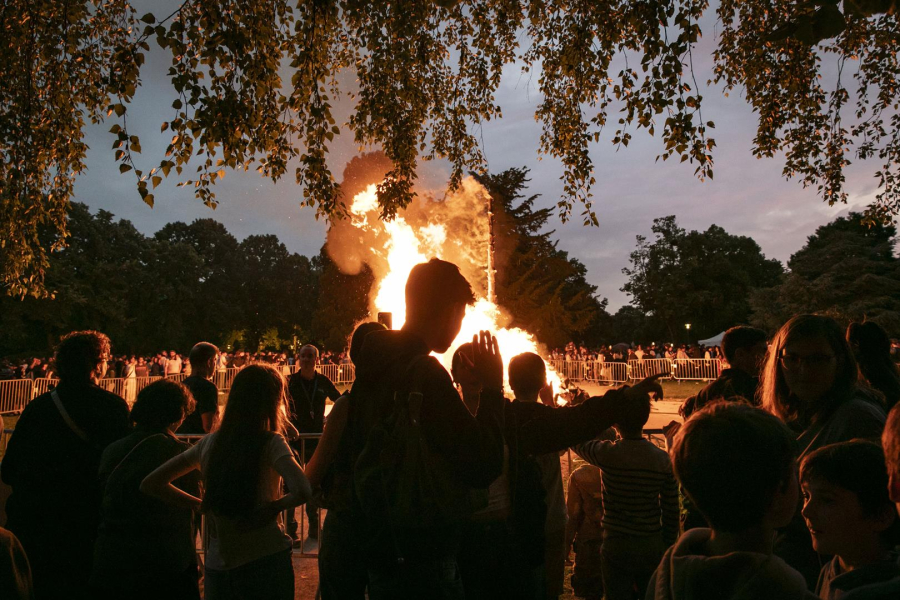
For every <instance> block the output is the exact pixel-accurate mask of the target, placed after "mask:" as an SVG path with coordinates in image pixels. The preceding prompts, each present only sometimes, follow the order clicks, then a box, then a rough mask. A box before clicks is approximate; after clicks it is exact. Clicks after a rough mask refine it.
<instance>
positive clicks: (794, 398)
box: [748, 315, 885, 589]
mask: <svg viewBox="0 0 900 600" xmlns="http://www.w3.org/2000/svg"><path fill="white" fill-rule="evenodd" d="M759 393H760V397H761V398H760V399H761V403H762V406H763V408H765V409H766V410H768V411H769V412H771V413H773V414H775V415H776V416H778V417H780V418H781V419H782V420H784V422H785V423H787V424H788V426H789V427H791V429H792V430H793V431H794V432H795V433H796V435H797V451H798V457H797V458H798V461H799V460H802V459H803V458H804V457H805V456H806V455H808V454H809V453H811V452H813V451H814V450H817V449H819V448H821V447H822V446H827V445H829V444H835V443H838V442H846V441H848V440H852V439H857V438H861V439H869V440H873V441H876V442H877V441H878V439H879V438H880V436H881V431H882V430H883V429H884V422H885V412H884V405H883V399H882V397H881V395H880V394H879V393H878V392H875V391H873V390H871V389H870V388H867V387H864V386H862V385H860V384H859V369H858V367H857V364H856V359H855V358H854V357H853V352H852V351H851V349H850V345H849V344H848V343H847V340H846V339H845V338H844V332H843V330H842V329H841V327H840V325H838V324H837V322H836V321H835V320H834V319H832V318H830V317H825V316H820V315H797V316H795V317H793V318H792V319H791V320H789V321H788V322H787V323H785V324H784V325H783V326H782V327H781V329H779V330H778V333H776V334H775V337H774V338H773V339H772V343H771V344H770V345H769V352H768V354H767V358H766V364H765V366H764V367H763V374H762V381H761V383H760V392H759ZM748 485H752V482H748ZM800 507H801V506H800V505H798V507H797V514H796V516H795V518H794V520H793V521H792V522H791V524H790V525H788V527H787V528H785V529H784V530H782V531H781V532H780V533H779V534H778V536H777V538H776V540H775V554H776V555H778V556H780V557H781V558H782V559H784V560H785V561H786V562H787V563H788V564H789V565H791V566H792V567H794V568H795V569H797V570H798V571H800V572H801V573H802V574H803V575H804V577H806V580H807V583H808V584H809V585H810V589H813V588H814V587H815V585H816V581H817V578H818V575H819V570H820V569H821V566H822V565H821V561H820V560H819V557H818V555H817V554H816V553H815V551H814V550H813V547H812V539H811V538H810V536H809V530H808V529H807V528H806V524H805V523H804V521H803V517H802V516H801V515H800Z"/></svg>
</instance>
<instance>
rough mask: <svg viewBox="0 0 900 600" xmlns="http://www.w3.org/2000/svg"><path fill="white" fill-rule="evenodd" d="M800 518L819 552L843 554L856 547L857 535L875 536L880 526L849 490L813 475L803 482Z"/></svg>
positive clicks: (857, 542) (882, 527) (880, 528)
mask: <svg viewBox="0 0 900 600" xmlns="http://www.w3.org/2000/svg"><path fill="white" fill-rule="evenodd" d="M802 488H803V510H802V511H801V513H802V515H803V518H804V519H805V520H806V526H807V527H808V528H809V533H810V535H811V536H812V541H813V548H815V550H816V552H818V553H819V554H837V555H839V556H840V555H843V554H845V553H847V552H848V551H852V550H853V549H854V548H856V547H857V546H858V544H859V541H860V536H861V535H865V536H867V537H868V536H871V535H875V536H877V535H878V534H879V533H880V532H881V530H882V529H884V525H883V524H881V522H880V521H879V520H878V519H873V518H871V517H869V516H867V515H866V514H865V512H864V511H863V508H862V506H861V505H860V503H859V497H858V496H857V495H856V494H855V493H854V492H851V491H850V490H847V489H844V488H842V487H841V486H839V485H835V484H833V483H831V482H828V481H825V480H824V479H822V478H813V479H811V480H810V481H804V482H803V485H802Z"/></svg>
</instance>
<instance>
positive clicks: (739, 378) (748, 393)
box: [681, 325, 768, 419]
mask: <svg viewBox="0 0 900 600" xmlns="http://www.w3.org/2000/svg"><path fill="white" fill-rule="evenodd" d="M767 349H768V346H767V345H766V334H765V332H763V331H761V330H759V329H756V328H754V327H746V326H743V325H742V326H738V327H732V328H731V329H729V330H728V331H726V332H725V335H724V336H723V337H722V351H723V352H724V354H725V360H726V361H728V368H727V369H725V370H724V371H722V373H721V375H719V378H718V379H716V380H715V381H713V382H712V383H710V384H709V385H708V386H706V387H705V388H703V389H702V390H700V392H699V393H698V394H697V396H696V397H694V398H688V399H687V400H686V401H685V403H684V405H683V406H682V410H681V412H682V415H683V416H684V418H685V419H687V418H688V417H690V416H691V415H692V414H693V413H694V412H696V411H698V410H700V409H701V408H703V407H704V406H706V405H707V404H709V403H710V402H712V401H714V400H723V399H724V400H733V399H743V400H745V401H746V402H749V403H750V404H753V405H755V406H758V405H759V401H758V400H757V399H756V389H757V387H758V386H759V372H760V369H761V367H762V361H763V358H764V357H765V355H766V350H767Z"/></svg>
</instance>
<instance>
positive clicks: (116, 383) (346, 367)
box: [0, 364, 356, 414]
mask: <svg viewBox="0 0 900 600" xmlns="http://www.w3.org/2000/svg"><path fill="white" fill-rule="evenodd" d="M240 370H241V369H240V368H234V367H233V368H230V369H226V370H224V371H216V373H215V375H214V376H213V383H215V384H216V387H217V388H219V391H220V392H226V393H227V392H228V390H230V389H231V382H232V381H234V376H235V375H237V373H238V371H240ZM281 371H282V373H283V374H284V375H285V376H289V375H291V374H292V373H296V372H297V366H296V365H283V366H282V367H281ZM318 371H319V372H320V373H322V374H324V375H325V376H326V377H328V378H329V379H330V380H331V381H332V382H334V383H335V384H350V383H353V380H354V378H355V376H356V370H355V368H354V367H353V365H352V364H341V365H331V364H328V365H319V367H318ZM186 377H187V375H186V374H184V373H178V374H170V375H167V376H166V379H172V380H174V381H184V379H185V378H186ZM160 379H163V377H159V376H154V377H118V378H108V379H101V380H100V383H99V385H100V387H102V388H103V389H105V390H107V391H110V392H112V393H114V394H116V395H118V396H121V397H122V398H124V399H125V400H126V401H127V402H128V404H129V405H131V404H133V403H134V400H135V398H137V395H138V393H139V392H140V391H141V390H142V389H144V388H145V387H147V386H148V385H150V384H151V383H153V382H154V381H158V380H160ZM58 381H59V380H58V379H7V380H4V381H0V414H3V413H15V412H21V411H22V409H24V408H25V405H26V404H28V403H29V402H31V401H32V400H33V399H35V398H37V397H38V396H40V395H41V394H46V393H47V392H49V391H50V390H52V389H53V388H54V387H56V384H57V382H58Z"/></svg>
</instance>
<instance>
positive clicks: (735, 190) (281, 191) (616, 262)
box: [73, 0, 877, 311]
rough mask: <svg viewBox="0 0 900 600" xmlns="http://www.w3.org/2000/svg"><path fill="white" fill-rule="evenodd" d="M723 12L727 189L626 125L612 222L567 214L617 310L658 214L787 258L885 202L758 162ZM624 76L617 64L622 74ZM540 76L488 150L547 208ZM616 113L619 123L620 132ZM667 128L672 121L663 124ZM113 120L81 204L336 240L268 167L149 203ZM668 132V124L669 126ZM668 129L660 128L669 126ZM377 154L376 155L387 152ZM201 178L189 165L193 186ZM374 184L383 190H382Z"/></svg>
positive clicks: (81, 190)
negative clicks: (732, 70)
mask: <svg viewBox="0 0 900 600" xmlns="http://www.w3.org/2000/svg"><path fill="white" fill-rule="evenodd" d="M134 4H135V5H136V7H137V12H138V15H141V14H143V12H145V10H143V9H147V10H152V11H153V12H154V13H155V14H156V15H157V16H158V17H159V16H162V15H165V14H168V13H169V12H170V9H169V5H172V6H176V5H177V3H176V2H172V1H170V0H166V1H165V2H162V1H159V2H135V3H134ZM713 14H714V12H713V9H712V8H711V9H709V10H708V16H707V18H706V19H705V21H704V22H702V23H701V27H702V30H703V32H704V38H703V41H702V43H701V44H700V46H699V48H697V50H696V52H695V55H694V59H695V72H696V76H697V81H699V82H701V88H702V93H703V95H704V103H703V117H704V120H712V121H715V124H716V129H715V130H714V131H713V137H714V138H715V139H716V142H717V144H718V147H717V148H716V149H715V150H714V153H713V154H714V157H715V180H714V181H705V182H700V181H698V180H697V179H696V178H695V177H694V175H693V171H694V166H692V165H691V164H690V163H687V162H686V163H681V164H679V163H678V160H679V159H678V158H675V159H670V161H669V162H667V163H664V162H663V161H659V162H658V163H657V162H655V160H656V156H657V154H659V152H660V151H661V150H662V148H663V145H662V142H661V140H660V138H659V137H655V138H651V137H650V136H649V135H647V133H646V132H645V131H643V130H642V131H636V130H634V129H632V130H631V131H632V133H633V136H634V137H633V139H632V142H631V144H630V146H629V147H628V148H626V149H623V150H622V151H619V152H616V151H615V148H614V147H613V146H612V144H610V142H609V140H610V139H611V137H612V135H613V133H614V130H615V128H614V127H612V125H610V126H609V127H608V129H607V131H605V132H604V137H603V139H601V141H600V142H599V143H598V144H594V145H593V146H592V147H591V157H592V159H593V161H594V167H595V177H596V179H597V185H596V186H595V188H594V208H595V211H596V213H597V216H598V218H599V220H600V226H599V227H583V226H582V225H581V219H580V217H579V215H578V210H577V207H576V212H575V215H574V217H573V219H572V220H571V221H570V222H569V223H567V224H562V223H561V222H560V221H559V220H558V219H555V220H554V222H553V226H554V228H555V229H556V234H555V237H556V238H557V239H559V244H560V247H561V248H562V249H564V250H567V251H568V252H569V253H570V254H571V255H572V256H575V257H577V258H578V259H579V260H581V261H582V262H583V263H584V264H585V265H586V266H587V268H588V280H589V281H590V282H591V283H593V284H595V285H596V286H597V288H598V294H599V295H600V296H601V297H606V298H608V299H609V301H610V309H611V311H614V310H615V309H617V308H618V307H619V306H621V305H623V304H626V303H628V301H629V298H628V296H627V295H626V294H624V293H623V292H621V291H619V288H620V287H621V286H622V284H623V283H624V282H625V276H624V275H623V274H622V272H621V270H622V268H623V267H625V266H627V265H628V255H629V253H630V252H631V251H632V250H633V249H634V246H635V236H636V235H639V234H643V235H650V226H651V224H652V221H653V219H654V218H656V217H662V216H666V215H672V214H674V215H676V216H677V219H678V223H679V225H680V226H682V227H684V228H687V229H701V230H702V229H706V228H707V227H709V226H710V225H711V224H713V223H715V224H717V225H720V226H722V227H723V228H725V230H726V231H728V232H729V233H733V234H739V235H747V236H750V237H752V238H754V239H755V240H756V241H757V242H758V243H759V244H760V246H761V247H762V249H763V252H764V253H765V254H766V256H768V257H771V258H777V259H779V260H781V261H786V260H787V259H788V257H789V256H790V255H791V254H792V253H793V252H795V251H796V250H798V249H799V248H800V247H801V246H802V245H803V244H804V243H805V240H806V238H807V236H809V235H811V234H812V233H813V232H814V230H815V229H816V227H818V226H820V225H823V224H825V223H827V222H829V221H830V220H832V219H833V218H834V217H835V216H837V215H839V214H844V213H846V212H847V211H848V210H850V209H851V208H852V209H859V208H862V207H864V206H865V205H867V204H868V203H869V202H871V200H872V197H873V195H874V193H875V180H874V179H873V178H872V173H873V172H874V171H875V170H877V165H875V164H866V165H854V166H852V167H851V168H850V170H849V171H848V172H847V190H848V192H849V193H850V204H849V206H846V205H841V206H835V207H829V206H827V204H825V203H824V202H822V201H821V199H819V198H818V197H817V195H816V191H815V190H814V189H806V190H804V189H803V188H802V186H801V185H800V184H799V183H798V182H796V181H785V180H784V179H783V177H782V175H781V170H782V167H783V159H782V158H781V157H778V158H775V159H769V160H756V159H755V158H754V157H753V155H752V154H751V151H750V149H751V143H752V139H753V136H754V133H755V127H756V120H755V118H754V115H753V114H752V112H751V110H750V109H749V107H748V105H747V104H746V102H745V101H744V100H743V99H742V98H741V97H740V94H739V93H732V94H731V96H730V97H727V98H726V97H724V96H723V94H722V90H721V88H717V87H715V86H710V87H707V85H706V84H705V82H706V81H707V79H709V78H710V77H711V76H712V58H711V51H712V48H713V46H714V43H715V22H714V19H713V18H710V17H711V16H712V15H713ZM151 49H152V50H153V51H152V52H151V54H150V55H149V56H148V59H147V63H146V65H145V67H144V70H143V73H142V75H143V77H142V79H143V86H142V88H141V89H140V90H139V91H138V94H137V97H136V99H135V102H134V103H133V104H132V105H130V106H129V108H128V115H127V116H128V125H129V129H130V130H131V133H136V134H138V135H140V136H141V146H142V147H143V154H142V155H137V156H138V160H137V164H138V168H141V169H143V170H144V171H145V172H148V171H149V170H150V169H151V168H152V167H153V166H155V165H157V164H158V162H159V160H160V159H161V158H162V156H163V153H164V152H165V147H166V145H167V143H168V141H169V139H170V137H171V136H170V135H169V134H168V133H166V134H160V133H159V128H160V124H161V123H162V122H163V121H166V120H169V119H171V118H172V116H173V113H174V110H173V109H172V108H171V103H172V100H174V98H175V95H174V91H173V89H172V87H171V85H170V84H169V83H168V80H167V79H166V76H165V73H166V70H167V68H168V66H169V61H170V57H169V56H168V55H167V54H165V53H163V52H161V51H159V49H158V48H155V46H154V45H153V44H152V42H151ZM616 72H618V69H617V66H616V65H614V66H613V69H612V70H611V74H612V75H615V73H616ZM537 80H538V76H537V74H535V73H532V74H529V75H522V74H521V71H520V68H519V67H518V66H514V65H511V66H509V67H507V70H506V72H505V74H504V78H503V81H502V84H501V88H500V90H499V92H498V97H497V100H498V104H499V105H500V106H501V107H502V108H503V112H504V118H503V119H502V120H500V121H497V122H491V123H487V124H485V125H484V127H483V134H482V137H483V140H484V151H485V154H486V156H487V159H488V163H489V169H490V171H491V172H494V173H496V172H500V171H502V170H504V169H507V168H510V167H523V166H525V167H528V168H530V169H531V184H530V189H529V192H530V193H532V194H540V195H541V199H540V201H539V204H540V205H542V206H552V205H555V203H556V201H557V199H558V198H559V196H560V194H561V193H562V188H563V186H562V182H561V181H560V179H559V177H560V175H561V174H562V167H561V165H560V163H559V162H558V161H556V160H554V159H552V158H549V157H543V160H540V161H539V160H538V153H537V150H538V143H539V138H540V132H541V129H540V124H538V123H537V122H535V120H534V110H535V107H536V105H537V102H538V99H539V93H538V90H537ZM340 108H341V110H340V112H339V114H338V116H339V117H340V118H339V123H340V122H342V121H346V117H347V115H348V114H349V109H350V106H349V104H348V102H344V104H343V105H342V106H341V107H340ZM616 120H617V117H616V118H611V119H610V122H611V124H614V123H615V122H616ZM661 120H662V119H660V121H661ZM113 122H116V121H114V120H112V119H110V120H108V122H107V123H106V124H104V125H100V126H90V127H88V129H87V132H86V142H87V143H88V145H89V146H90V148H91V149H90V151H89V152H88V157H87V165H88V171H87V172H86V173H84V174H83V175H82V176H81V177H80V178H79V179H78V181H77V184H76V186H75V193H74V197H73V199H74V200H76V201H79V202H84V203H86V204H87V205H88V206H90V207H91V208H92V209H94V210H96V209H99V208H103V209H106V210H108V211H110V212H112V213H113V214H115V215H116V217H118V218H124V219H128V220H130V221H132V222H133V223H134V224H135V226H136V227H137V228H138V229H139V230H140V231H142V232H143V233H145V234H148V235H151V234H153V233H154V232H155V231H157V230H158V229H159V228H160V227H162V226H163V225H164V224H165V223H168V222H171V221H186V222H190V221H193V220H194V219H197V218H205V217H212V218H214V219H216V220H219V221H221V222H222V223H223V224H224V225H225V226H226V227H227V228H228V230H229V231H230V232H232V233H233V234H234V235H236V236H237V237H238V238H239V239H242V238H244V237H246V236H247V235H251V234H268V233H272V234H275V235H277V236H278V237H279V238H280V239H281V241H282V242H284V243H285V244H286V245H287V247H288V248H289V249H290V250H292V251H295V252H299V253H301V254H306V255H313V254H316V253H317V252H318V251H319V249H320V247H321V246H322V243H323V242H324V239H325V232H326V224H325V222H324V221H322V220H319V221H316V220H315V218H314V211H313V210H312V209H309V208H301V207H300V199H301V198H302V190H301V189H300V188H299V187H298V186H297V184H296V183H294V180H293V169H292V168H291V169H289V174H288V175H287V176H286V178H285V179H283V180H282V181H280V182H279V183H278V184H273V183H272V182H271V181H270V180H267V179H263V178H262V177H261V176H260V175H259V174H258V173H256V171H254V170H251V171H249V172H247V173H243V172H231V171H229V172H228V173H227V174H226V176H225V179H224V180H223V181H221V182H219V183H218V184H217V185H216V186H215V188H214V189H215V192H216V195H217V197H218V200H219V207H218V208H217V209H216V210H215V211H213V210H210V209H209V208H207V207H205V206H203V205H202V203H201V202H200V201H199V200H196V199H195V198H194V196H193V192H192V190H193V188H192V187H191V188H177V187H176V185H175V184H176V183H177V181H178V180H177V179H175V172H174V170H173V171H172V173H171V176H170V178H169V179H167V180H164V182H163V183H162V184H161V185H160V186H159V187H158V188H157V189H156V190H155V191H154V196H155V200H156V202H155V207H154V208H153V209H151V208H149V207H148V206H147V205H145V204H144V203H143V202H142V201H141V199H140V196H139V195H138V193H137V191H136V188H135V181H134V176H133V173H127V174H125V175H120V174H119V172H118V166H117V164H116V163H115V161H114V160H113V151H112V150H110V147H111V145H112V142H113V140H114V136H113V135H112V134H110V133H108V129H109V127H110V125H111V124H112V123H113ZM660 125H661V123H660ZM660 128H661V127H657V129H660ZM376 149H377V148H371V150H376ZM356 153H357V148H356V145H355V144H354V143H353V140H352V134H351V133H350V132H349V130H347V129H346V128H345V132H344V134H343V135H341V136H339V137H337V138H335V142H334V144H333V146H332V153H331V157H330V165H331V167H332V170H333V172H334V173H335V176H336V177H338V178H339V177H340V175H341V173H342V171H343V168H344V165H345V163H346V162H347V161H348V160H349V159H350V158H352V157H353V156H355V155H356ZM191 171H193V169H186V170H185V173H184V174H185V175H186V176H187V177H185V179H186V178H188V177H190V175H191ZM447 173H448V170H447V168H446V164H442V163H440V162H434V163H427V164H426V165H424V167H423V169H422V170H420V179H421V183H422V184H423V185H425V186H427V187H429V188H431V189H433V190H435V191H436V194H437V195H438V196H440V195H442V194H441V193H440V190H441V189H442V188H443V187H444V186H445V185H446V179H447ZM373 183H374V182H373Z"/></svg>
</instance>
